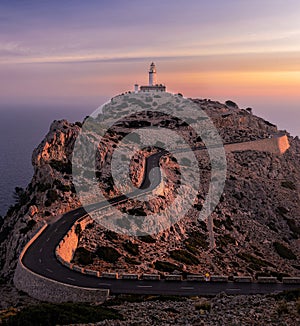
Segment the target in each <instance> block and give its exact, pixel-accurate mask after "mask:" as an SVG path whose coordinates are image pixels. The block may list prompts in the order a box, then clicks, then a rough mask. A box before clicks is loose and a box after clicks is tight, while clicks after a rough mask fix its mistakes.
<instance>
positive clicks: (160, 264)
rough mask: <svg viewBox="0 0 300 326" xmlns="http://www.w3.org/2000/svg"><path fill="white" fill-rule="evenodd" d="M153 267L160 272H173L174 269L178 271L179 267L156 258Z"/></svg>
mask: <svg viewBox="0 0 300 326" xmlns="http://www.w3.org/2000/svg"><path fill="white" fill-rule="evenodd" d="M154 267H155V269H157V270H158V271H161V272H167V273H173V272H174V271H175V270H178V271H180V267H179V266H177V265H175V264H172V263H169V262H168V261H160V260H157V261H156V262H155V264H154Z"/></svg>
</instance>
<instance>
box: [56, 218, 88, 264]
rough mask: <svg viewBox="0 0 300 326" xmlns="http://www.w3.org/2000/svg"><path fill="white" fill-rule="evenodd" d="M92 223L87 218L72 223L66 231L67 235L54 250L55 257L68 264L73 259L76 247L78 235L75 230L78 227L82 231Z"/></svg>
mask: <svg viewBox="0 0 300 326" xmlns="http://www.w3.org/2000/svg"><path fill="white" fill-rule="evenodd" d="M91 222H92V219H91V218H90V217H89V216H88V217H85V218H83V219H81V220H80V219H79V220H78V221H77V222H75V223H74V225H73V226H72V228H71V229H70V230H69V231H68V233H67V234H66V235H65V236H64V238H63V239H62V240H61V241H60V243H59V245H58V246H57V248H56V250H55V254H56V257H57V258H58V259H59V260H62V261H65V262H68V263H70V262H71V261H72V259H73V256H74V253H75V250H76V248H77V245H78V234H76V228H77V227H78V225H80V229H81V230H84V229H85V227H86V226H87V225H88V224H89V223H91Z"/></svg>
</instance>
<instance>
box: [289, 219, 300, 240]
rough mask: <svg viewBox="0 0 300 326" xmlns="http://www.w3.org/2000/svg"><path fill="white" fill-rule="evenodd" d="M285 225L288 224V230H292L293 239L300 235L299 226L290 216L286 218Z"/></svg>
mask: <svg viewBox="0 0 300 326" xmlns="http://www.w3.org/2000/svg"><path fill="white" fill-rule="evenodd" d="M286 222H287V225H288V226H289V228H290V230H291V231H292V232H293V236H294V238H295V239H298V237H299V235H300V228H299V227H298V226H297V225H296V222H295V220H293V219H291V218H286Z"/></svg>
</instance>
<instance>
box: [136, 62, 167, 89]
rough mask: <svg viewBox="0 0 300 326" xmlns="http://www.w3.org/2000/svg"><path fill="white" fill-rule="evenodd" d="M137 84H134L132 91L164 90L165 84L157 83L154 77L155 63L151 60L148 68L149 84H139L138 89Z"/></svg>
mask: <svg viewBox="0 0 300 326" xmlns="http://www.w3.org/2000/svg"><path fill="white" fill-rule="evenodd" d="M138 89H139V85H137V84H135V86H134V92H135V93H138V92H165V91H166V86H165V85H163V84H159V85H158V84H157V79H156V66H155V63H154V62H152V63H151V65H150V69H149V85H145V86H141V87H140V90H138Z"/></svg>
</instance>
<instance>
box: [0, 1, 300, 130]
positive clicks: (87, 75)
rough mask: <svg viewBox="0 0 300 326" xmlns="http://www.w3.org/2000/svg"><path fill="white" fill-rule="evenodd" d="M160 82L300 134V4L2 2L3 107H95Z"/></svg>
mask: <svg viewBox="0 0 300 326" xmlns="http://www.w3.org/2000/svg"><path fill="white" fill-rule="evenodd" d="M151 61H154V62H155V63H156V64H157V68H158V80H159V82H163V83H165V84H166V85H167V89H168V90H169V91H171V92H181V93H183V94H184V95H185V96H187V97H199V98H211V99H214V100H219V101H225V100H227V99H231V100H233V101H235V102H237V103H238V104H239V105H240V107H242V108H244V107H253V109H254V113H255V114H257V115H260V116H263V117H264V118H266V119H268V120H269V121H271V122H274V123H276V124H277V125H278V126H279V127H280V128H282V129H287V130H288V131H290V132H291V133H292V134H293V135H300V123H299V116H300V114H299V112H300V108H299V103H300V1H298V0H282V1H281V0H260V1H258V0H252V1H249V0H226V1H224V0H211V1H199V0H194V1H193V0H190V1H189V0H185V1H181V0H179V1H178V0H176V1H174V0H173V1H170V0H165V1H161V0H160V1H157V0H152V1H144V0H141V1H136V0H133V1H121V0H118V1H117V0H111V1H107V0H105V1H101V0H100V1H93V0H92V1H91V0H90V1H79V0H65V1H43V0H36V1H26V0H23V1H15V0H2V1H1V2H0V110H1V109H3V108H5V107H20V108H21V107H22V106H27V107H28V106H35V107H40V108H41V109H43V107H47V108H49V107H59V106H63V105H66V106H68V107H70V109H71V107H72V106H76V107H85V108H87V109H88V110H90V112H92V111H93V110H94V109H95V108H96V107H97V106H99V105H101V104H102V103H103V101H104V100H106V99H109V98H110V97H112V96H114V95H116V94H118V93H121V92H123V91H126V90H131V89H132V88H133V84H134V83H136V82H137V83H139V84H145V83H147V70H148V66H149V64H150V62H151Z"/></svg>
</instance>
